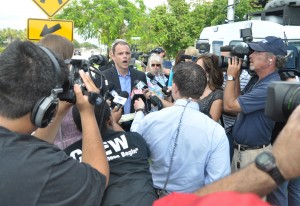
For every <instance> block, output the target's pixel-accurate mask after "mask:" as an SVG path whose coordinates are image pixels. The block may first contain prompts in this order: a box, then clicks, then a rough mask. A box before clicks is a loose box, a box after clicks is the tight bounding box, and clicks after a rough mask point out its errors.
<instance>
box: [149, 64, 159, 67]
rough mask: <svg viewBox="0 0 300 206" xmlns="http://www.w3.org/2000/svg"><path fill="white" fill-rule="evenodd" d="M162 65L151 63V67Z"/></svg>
mask: <svg viewBox="0 0 300 206" xmlns="http://www.w3.org/2000/svg"><path fill="white" fill-rule="evenodd" d="M155 66H156V67H160V66H161V64H151V67H155Z"/></svg>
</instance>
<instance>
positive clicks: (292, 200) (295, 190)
mask: <svg viewBox="0 0 300 206" xmlns="http://www.w3.org/2000/svg"><path fill="white" fill-rule="evenodd" d="M288 200H289V206H298V205H300V178H299V177H298V178H296V179H293V180H290V181H289V184H288Z"/></svg>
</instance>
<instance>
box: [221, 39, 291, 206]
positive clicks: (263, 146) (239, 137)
mask: <svg viewBox="0 0 300 206" xmlns="http://www.w3.org/2000/svg"><path fill="white" fill-rule="evenodd" d="M248 45H249V47H250V49H252V50H253V53H252V54H251V55H250V70H252V71H255V72H256V74H257V75H258V81H257V82H256V83H255V84H254V85H253V86H252V87H251V88H249V89H248V90H247V91H245V93H244V94H243V95H240V85H239V74H240V70H241V64H242V60H241V59H238V58H237V57H232V58H231V59H229V61H228V69H227V81H226V86H225V91H224V110H225V111H226V112H229V113H235V114H238V116H237V120H236V122H235V125H234V127H233V130H232V136H233V141H234V142H233V143H234V147H235V148H234V155H233V160H232V171H236V170H238V169H240V168H243V167H245V166H246V165H248V164H249V163H251V162H253V161H254V159H255V157H256V156H257V155H258V154H260V153H262V152H264V151H271V150H272V146H271V144H270V141H271V135H272V130H273V127H274V125H275V121H273V120H272V119H271V118H269V117H267V116H266V115H265V114H264V110H265V103H266V97H267V87H268V86H269V84H270V83H271V82H272V81H280V77H279V74H278V72H277V69H278V68H282V67H284V64H285V56H286V54H287V49H286V45H285V43H284V42H283V41H282V39H280V38H278V37H274V36H268V37H266V38H265V39H263V40H262V41H260V42H252V43H248ZM278 191H279V193H277V194H276V197H275V196H274V197H272V198H271V199H270V203H274V204H276V205H281V206H283V205H285V204H282V203H280V202H282V201H283V200H284V199H285V198H286V194H284V192H283V191H281V192H280V188H279V190H278ZM278 191H276V192H278ZM275 199H277V200H275Z"/></svg>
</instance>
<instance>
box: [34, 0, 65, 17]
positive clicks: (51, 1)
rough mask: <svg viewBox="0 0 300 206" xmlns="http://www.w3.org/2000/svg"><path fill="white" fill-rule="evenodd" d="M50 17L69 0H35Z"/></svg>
mask: <svg viewBox="0 0 300 206" xmlns="http://www.w3.org/2000/svg"><path fill="white" fill-rule="evenodd" d="M33 1H34V2H35V3H36V4H37V5H38V6H39V7H40V8H41V9H42V10H43V11H44V12H45V13H46V14H47V15H48V16H49V17H52V16H54V15H55V14H56V13H57V12H58V11H59V10H60V9H61V8H62V7H63V6H64V5H66V3H67V2H68V1H69V0H33Z"/></svg>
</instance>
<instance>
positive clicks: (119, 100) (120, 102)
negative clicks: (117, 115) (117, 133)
mask: <svg viewBox="0 0 300 206" xmlns="http://www.w3.org/2000/svg"><path fill="white" fill-rule="evenodd" d="M128 97H129V94H128V92H126V91H121V92H120V95H118V96H115V98H114V100H113V102H114V103H116V105H117V111H119V109H120V108H121V107H122V106H124V104H125V102H126V101H127V99H128Z"/></svg>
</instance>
